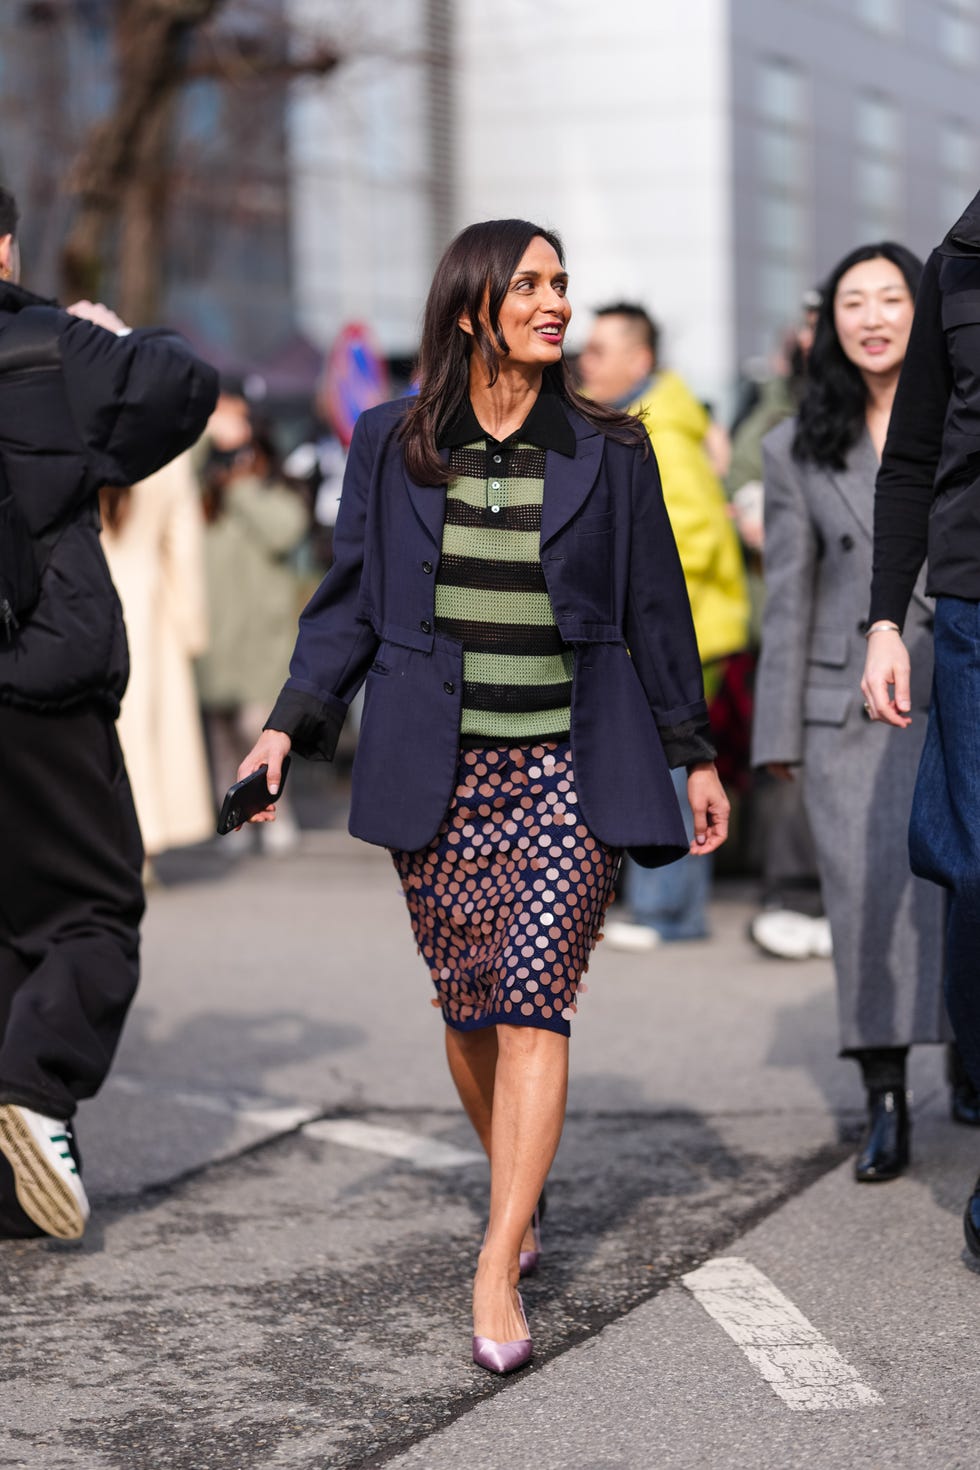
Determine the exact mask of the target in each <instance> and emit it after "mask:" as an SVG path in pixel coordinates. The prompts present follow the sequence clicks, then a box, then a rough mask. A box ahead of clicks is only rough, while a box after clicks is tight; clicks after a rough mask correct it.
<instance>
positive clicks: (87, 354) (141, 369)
mask: <svg viewBox="0 0 980 1470" xmlns="http://www.w3.org/2000/svg"><path fill="white" fill-rule="evenodd" d="M59 349H60V353H61V363H62V373H63V379H64V385H65V393H66V395H67V398H68V404H69V408H70V410H71V413H72V416H73V418H74V421H75V427H76V429H77V431H78V434H79V437H80V438H81V440H82V443H83V445H84V449H85V452H86V456H87V459H88V461H89V465H90V468H91V470H92V472H93V474H94V476H95V477H96V478H97V479H98V480H100V481H101V482H102V483H103V484H107V485H132V484H134V483H135V482H136V481H138V480H145V479H146V478H147V477H148V476H149V475H152V474H155V473H156V471H157V470H159V469H162V468H163V466H164V465H165V464H169V462H170V461H171V460H172V459H175V458H176V457H177V455H178V454H181V453H182V452H183V451H184V450H185V449H189V448H190V446H191V445H192V444H194V443H195V441H196V440H197V439H199V438H200V436H201V434H202V433H203V431H204V426H205V424H206V423H207V421H208V419H209V417H210V416H211V412H212V410H213V408H214V405H215V402H216V401H217V396H218V376H217V373H216V372H215V370H214V368H212V367H210V366H209V365H208V364H207V363H205V362H202V361H201V359H200V358H198V357H195V356H194V354H193V353H192V352H191V350H190V348H189V347H188V346H187V343H186V342H185V341H184V340H183V338H182V337H179V336H178V335H177V334H176V333H174V332H169V331H163V330H156V329H154V330H147V331H135V332H130V333H129V334H128V335H126V336H121V337H119V336H116V334H115V333H114V332H110V331H108V330H107V329H106V328H105V327H99V326H96V325H95V324H94V323H93V322H89V321H85V320H83V319H82V318H80V317H73V316H68V315H67V314H66V315H65V324H64V326H63V327H62V330H61V335H60V338H59Z"/></svg>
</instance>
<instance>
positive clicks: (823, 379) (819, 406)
mask: <svg viewBox="0 0 980 1470" xmlns="http://www.w3.org/2000/svg"><path fill="white" fill-rule="evenodd" d="M865 260H890V261H891V263H892V265H897V266H898V268H899V270H900V271H901V272H902V275H903V276H904V277H905V284H906V285H907V286H908V288H909V291H910V292H911V293H912V298H913V300H914V299H915V294H916V292H917V291H918V289H919V281H920V280H921V278H922V261H921V260H920V259H919V257H918V256H917V255H913V254H912V251H911V250H907V249H906V248H905V246H904V245H896V244H895V242H894V241H893V240H882V241H880V242H879V243H878V244H876V245H859V246H858V248H857V249H856V250H852V251H851V253H850V254H849V255H845V256H844V259H843V260H841V261H838V263H837V265H835V266H834V269H833V270H832V271H831V273H830V275H829V276H828V277H827V279H826V281H825V282H824V284H823V286H821V288H820V290H821V294H822V300H821V303H820V312H819V315H818V317H817V326H816V330H815V332H814V335H813V347H812V348H811V350H810V360H809V363H808V364H807V384H806V390H805V392H804V394H803V399H802V401H801V403H800V411H799V413H798V415H797V419H796V434H795V435H794V438H793V455H794V458H796V459H798V460H803V461H807V462H809V463H811V464H816V465H820V466H821V468H823V469H830V470H842V469H844V468H845V465H846V463H847V455H848V453H849V451H850V450H851V449H853V448H854V446H855V444H856V443H857V442H858V440H859V439H860V437H861V435H862V434H863V432H864V425H865V413H866V410H867V406H868V390H867V388H866V387H865V385H864V379H863V378H862V376H861V374H860V372H859V371H858V369H857V367H856V366H855V365H854V363H853V362H851V359H850V358H849V357H848V356H847V355H846V353H845V352H844V349H843V347H842V346H841V345H840V338H839V337H838V335H837V327H836V325H835V323H834V300H835V298H836V296H837V288H838V286H839V285H840V283H841V280H842V279H843V277H844V276H846V275H847V272H848V271H849V270H851V269H852V267H853V266H856V265H860V264H861V262H862V261H865Z"/></svg>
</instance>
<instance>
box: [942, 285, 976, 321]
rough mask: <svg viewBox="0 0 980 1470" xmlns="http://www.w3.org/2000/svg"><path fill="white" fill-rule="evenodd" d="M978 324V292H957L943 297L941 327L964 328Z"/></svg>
mask: <svg viewBox="0 0 980 1470" xmlns="http://www.w3.org/2000/svg"><path fill="white" fill-rule="evenodd" d="M969 322H980V291H957V292H954V294H953V295H952V296H944V297H943V326H944V327H964V326H966V325H967V324H968V323H969Z"/></svg>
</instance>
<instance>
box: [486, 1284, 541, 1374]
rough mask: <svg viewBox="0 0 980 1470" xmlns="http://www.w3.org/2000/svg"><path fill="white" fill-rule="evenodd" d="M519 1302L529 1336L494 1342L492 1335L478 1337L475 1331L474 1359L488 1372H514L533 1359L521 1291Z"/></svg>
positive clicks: (529, 1333)
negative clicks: (514, 1340)
mask: <svg viewBox="0 0 980 1470" xmlns="http://www.w3.org/2000/svg"><path fill="white" fill-rule="evenodd" d="M517 1304H518V1306H519V1307H520V1311H521V1320H522V1322H523V1323H524V1331H525V1332H526V1333H527V1336H526V1337H519V1338H518V1339H517V1340H516V1342H494V1340H493V1338H492V1337H477V1335H476V1333H474V1334H473V1361H474V1363H475V1364H476V1366H477V1367H478V1368H485V1369H486V1370H487V1372H488V1373H513V1372H514V1371H515V1370H516V1369H517V1368H523V1367H524V1364H525V1363H529V1362H530V1361H531V1357H532V1355H533V1352H534V1347H533V1344H532V1342H531V1330H530V1328H529V1327H528V1325H527V1315H526V1313H525V1311H524V1302H523V1300H522V1298H521V1294H520V1292H518V1293H517Z"/></svg>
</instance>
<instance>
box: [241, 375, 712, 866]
mask: <svg viewBox="0 0 980 1470" xmlns="http://www.w3.org/2000/svg"><path fill="white" fill-rule="evenodd" d="M405 407H406V404H405V402H404V401H402V402H397V403H390V404H384V405H382V406H381V407H379V408H374V409H370V410H369V411H368V412H367V413H365V414H362V416H361V417H360V419H359V420H358V422H357V426H356V428H355V431H354V438H353V441H352V443H351V449H350V458H349V460H348V464H347V472H346V475H345V477H344V488H343V495H342V498H341V505H340V513H339V516H338V520H337V527H336V535H335V540H334V551H335V556H336V561H335V563H334V565H333V567H332V568H331V569H330V571H329V572H328V574H327V576H326V577H325V578H324V580H323V582H322V583H321V584H320V587H319V588H318V589H317V591H316V592H315V593H314V595H313V597H312V598H311V600H310V602H309V604H308V606H307V607H306V608H305V610H304V612H303V614H302V616H301V618H300V624H299V636H298V638H297V641H296V648H295V651H294V653H293V658H292V662H291V664H290V675H289V679H288V680H287V681H286V684H285V686H284V688H283V690H282V693H281V694H280V696H279V699H278V700H277V702H276V705H275V708H274V709H273V711H272V714H271V715H270V717H269V720H268V722H267V726H266V728H267V729H274V730H282V731H285V733H286V734H288V735H289V736H290V737H291V739H292V742H293V746H294V748H295V749H296V750H297V751H298V752H299V753H300V754H301V755H306V756H314V757H321V758H323V759H326V760H330V759H331V758H332V756H333V753H334V751H335V749H336V746H337V740H338V737H339V735H340V730H341V727H342V725H343V722H344V718H345V716H346V714H347V709H348V706H349V705H350V702H351V700H352V699H353V697H354V695H355V694H356V692H357V690H358V689H359V688H360V687H361V685H362V684H363V683H364V682H365V680H366V690H365V703H364V713H363V717H362V721H361V729H360V735H359V737H358V744H357V754H356V757H355V761H354V771H353V789H352V795H351V811H350V831H351V833H352V834H353V835H354V836H355V837H360V838H363V839H364V841H366V842H375V843H379V844H381V845H382V846H383V847H393V848H404V849H407V850H409V851H415V850H417V849H419V848H422V847H425V846H426V845H427V844H428V843H429V842H430V841H431V840H432V839H433V838H434V837H435V835H436V833H437V831H438V829H439V825H440V823H441V822H442V819H443V817H444V816H445V813H446V810H447V808H448V806H449V803H450V801H451V799H452V795H453V791H454V789H455V784H456V767H457V762H458V758H459V723H460V707H461V700H462V689H463V655H462V646H461V645H460V643H459V642H458V641H457V640H455V639H452V638H446V637H443V636H441V635H440V634H439V633H438V632H437V631H436V628H435V606H434V604H435V584H436V575H437V573H438V568H439V557H440V550H441V546H442V528H443V519H444V515H445V505H446V492H445V489H444V488H443V487H442V486H437V487H435V486H431V485H429V486H427V485H418V484H416V483H414V481H412V480H411V479H410V478H409V476H408V473H407V471H406V469H405V465H404V461H403V458H402V453H401V447H400V444H399V439H398V434H397V429H398V426H399V423H400V421H401V417H402V414H403V413H404V411H405ZM563 410H564V411H565V412H566V413H567V415H568V419H569V422H570V423H571V425H572V428H573V429H574V431H575V439H576V451H575V456H574V458H570V457H568V456H566V455H562V454H559V453H557V452H556V451H555V450H551V449H549V450H548V451H547V454H546V458H545V479H544V500H543V505H542V512H541V563H542V566H543V568H544V575H545V580H546V583H547V587H548V592H549V595H550V597H551V605H552V608H553V609H554V614H555V619H556V621H557V623H558V627H559V630H560V632H561V636H562V638H563V639H564V641H565V642H566V643H567V644H569V645H570V646H571V647H572V648H573V649H574V652H575V659H574V673H573V680H572V724H571V745H572V762H573V767H574V770H575V776H576V786H577V789H578V794H579V806H580V810H581V812H582V816H583V818H584V820H585V822H586V823H587V825H588V826H589V828H590V830H591V831H592V832H593V833H594V834H595V836H596V837H598V838H599V839H600V840H601V841H603V842H605V843H608V844H609V845H610V846H613V847H627V848H629V849H631V851H632V852H633V855H634V856H635V857H636V858H637V860H638V861H639V862H641V863H643V864H644V865H645V866H649V867H654V866H657V865H659V864H661V863H667V862H673V861H675V859H677V858H678V857H681V856H682V855H683V854H684V853H685V852H686V851H687V847H688V843H687V839H686V838H685V835H684V826H683V823H682V820H681V815H680V810H679V808H678V804H677V798H676V796H675V794H674V789H673V785H672V783H671V779H670V774H669V766H670V765H675V766H678V765H684V764H689V763H691V762H692V761H696V760H710V759H713V757H714V753H715V752H714V747H713V746H712V744H711V739H710V730H709V727H708V718H707V708H706V705H705V701H704V688H703V684H702V679H701V664H700V660H699V658H698V648H697V642H696V639H695V636H694V625H693V623H692V621H691V609H690V604H689V602H688V597H687V589H686V586H685V583H684V575H683V572H682V571H681V564H680V559H679V557H678V555H677V548H676V546H675V544H674V537H673V533H672V531H671V528H670V522H669V521H668V519H667V512H666V509H665V508H664V501H663V494H662V492H661V488H660V476H659V473H658V471H657V465H656V460H655V459H654V456H653V455H652V454H648V455H647V456H646V458H645V459H644V457H643V453H642V450H641V448H640V447H637V446H633V445H625V444H619V443H617V442H616V441H615V440H612V439H609V438H607V437H606V436H605V435H603V434H602V433H600V432H599V431H598V430H597V429H596V428H594V427H593V425H592V424H590V423H589V422H588V421H587V420H586V419H584V418H582V417H581V415H580V414H578V413H576V412H574V410H572V409H571V408H568V407H566V406H565V405H563Z"/></svg>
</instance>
